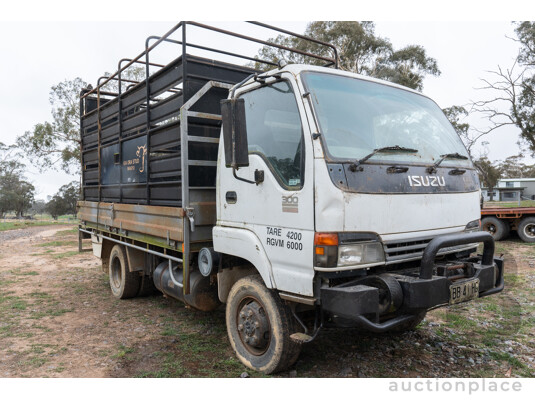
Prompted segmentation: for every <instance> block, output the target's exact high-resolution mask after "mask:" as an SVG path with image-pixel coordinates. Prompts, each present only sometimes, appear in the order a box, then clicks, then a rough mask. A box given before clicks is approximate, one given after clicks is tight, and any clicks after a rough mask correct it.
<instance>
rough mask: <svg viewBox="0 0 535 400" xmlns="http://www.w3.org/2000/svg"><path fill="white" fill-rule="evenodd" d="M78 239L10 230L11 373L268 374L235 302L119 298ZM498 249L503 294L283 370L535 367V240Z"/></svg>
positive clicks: (1, 248) (412, 372) (6, 265)
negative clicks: (238, 343)
mask: <svg viewBox="0 0 535 400" xmlns="http://www.w3.org/2000/svg"><path fill="white" fill-rule="evenodd" d="M76 240H77V233H76V231H75V230H73V227H72V226H58V227H50V226H48V227H34V228H27V229H23V230H18V231H6V232H0V377H21V376H26V377H46V376H47V377H196V376H204V377H238V376H240V375H241V374H242V373H243V372H246V373H247V374H248V375H249V376H253V377H255V376H262V375H261V374H258V373H255V372H253V371H250V370H247V369H246V368H245V367H243V366H242V365H241V363H240V362H239V361H238V360H237V359H236V357H235V355H234V353H233V351H232V349H231V347H230V344H229V342H228V339H227V334H226V327H225V322H224V320H225V318H224V307H221V308H219V309H218V310H216V311H214V312H212V313H202V312H196V311H193V310H190V309H187V308H186V307H184V305H182V304H181V303H179V302H177V301H175V300H172V299H168V298H165V297H163V296H162V295H158V294H155V295H153V296H149V297H143V298H136V299H131V300H124V301H119V300H116V299H114V298H113V297H112V296H111V294H110V292H109V285H108V281H107V277H106V276H105V275H104V274H103V273H102V272H101V266H100V261H99V260H98V259H96V258H95V257H93V255H92V253H91V252H90V251H89V250H90V249H89V243H86V246H87V248H86V249H85V251H84V252H82V253H78V252H77V243H76ZM498 247H499V251H502V252H504V253H505V257H506V265H507V271H506V272H507V275H506V283H507V287H506V290H505V291H504V292H503V293H502V294H500V295H499V296H489V297H486V298H482V299H478V300H477V301H475V302H471V303H464V304H459V305H456V306H453V307H449V308H441V309H438V310H435V311H432V312H430V313H428V315H427V317H426V319H425V320H424V322H423V324H422V325H421V326H420V327H419V328H418V329H417V330H416V331H414V332H406V333H403V334H397V335H394V334H383V335H375V334H369V333H364V332H360V331H358V330H354V329H349V330H347V329H325V330H323V331H322V332H320V334H319V335H318V338H317V339H316V340H315V341H314V342H312V343H309V344H307V345H305V346H303V351H302V354H301V356H300V358H299V360H298V362H297V364H296V365H295V366H293V368H292V370H291V371H288V372H285V373H282V374H280V375H279V376H283V377H287V376H297V377H417V376H420V377H479V376H482V377H493V376H497V377H503V376H505V374H507V373H508V371H509V370H510V368H512V373H511V376H524V377H529V376H535V360H534V356H533V354H535V351H534V350H535V340H534V339H533V337H534V334H535V290H534V289H535V285H534V282H535V271H534V268H532V267H531V266H530V265H531V264H530V262H531V260H532V259H535V247H532V246H531V245H527V244H523V243H521V242H517V241H515V240H512V241H508V242H500V243H499V244H498V246H497V249H498ZM532 252H533V253H532Z"/></svg>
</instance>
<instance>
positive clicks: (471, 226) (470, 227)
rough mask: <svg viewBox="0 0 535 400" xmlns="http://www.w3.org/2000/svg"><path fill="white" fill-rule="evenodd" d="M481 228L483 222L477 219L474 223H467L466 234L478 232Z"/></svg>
mask: <svg viewBox="0 0 535 400" xmlns="http://www.w3.org/2000/svg"><path fill="white" fill-rule="evenodd" d="M480 227H481V220H480V219H476V220H474V221H471V222H469V223H467V224H466V227H465V228H464V230H465V231H466V232H476V231H479V230H480Z"/></svg>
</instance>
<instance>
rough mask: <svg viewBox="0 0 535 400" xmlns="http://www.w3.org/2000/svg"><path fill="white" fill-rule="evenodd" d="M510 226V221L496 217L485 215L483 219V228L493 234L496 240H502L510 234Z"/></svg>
mask: <svg viewBox="0 0 535 400" xmlns="http://www.w3.org/2000/svg"><path fill="white" fill-rule="evenodd" d="M510 229H511V228H510V226H509V224H508V223H506V222H504V221H502V220H501V219H499V218H496V217H485V218H483V219H482V220H481V230H482V231H485V232H488V233H490V234H491V235H492V237H493V238H494V240H502V239H505V238H506V237H507V236H509V232H510Z"/></svg>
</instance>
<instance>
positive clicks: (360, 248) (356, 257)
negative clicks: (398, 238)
mask: <svg viewBox="0 0 535 400" xmlns="http://www.w3.org/2000/svg"><path fill="white" fill-rule="evenodd" d="M384 260H385V253H384V250H383V245H382V244H381V243H380V242H365V243H356V244H347V245H341V246H338V266H339V267H343V266H346V265H358V264H371V263H377V262H381V261H384Z"/></svg>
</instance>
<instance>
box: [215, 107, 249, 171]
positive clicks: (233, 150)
mask: <svg viewBox="0 0 535 400" xmlns="http://www.w3.org/2000/svg"><path fill="white" fill-rule="evenodd" d="M221 117H222V119H223V140H224V143H225V166H226V167H227V168H230V167H232V168H234V169H236V168H239V167H247V166H249V149H248V146H247V125H246V124H245V100H244V99H226V100H221Z"/></svg>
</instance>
